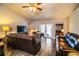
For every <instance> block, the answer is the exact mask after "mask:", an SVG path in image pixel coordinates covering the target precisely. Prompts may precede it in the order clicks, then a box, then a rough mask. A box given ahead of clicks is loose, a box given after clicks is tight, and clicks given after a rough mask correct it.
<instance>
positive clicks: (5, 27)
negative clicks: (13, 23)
mask: <svg viewBox="0 0 79 59" xmlns="http://www.w3.org/2000/svg"><path fill="white" fill-rule="evenodd" d="M2 30H3V31H4V32H5V35H7V32H8V31H10V27H9V26H3V27H2Z"/></svg>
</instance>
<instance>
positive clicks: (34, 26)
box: [0, 3, 79, 56]
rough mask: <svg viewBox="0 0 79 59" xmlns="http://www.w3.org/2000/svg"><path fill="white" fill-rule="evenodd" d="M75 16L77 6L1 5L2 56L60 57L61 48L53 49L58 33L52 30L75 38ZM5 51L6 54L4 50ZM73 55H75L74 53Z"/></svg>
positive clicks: (64, 4)
mask: <svg viewBox="0 0 79 59" xmlns="http://www.w3.org/2000/svg"><path fill="white" fill-rule="evenodd" d="M31 7H33V8H31ZM78 15H79V4H78V3H58V4H57V3H55V4H54V3H11V4H9V3H1V4H0V39H1V41H2V40H4V42H3V43H2V45H4V48H3V52H4V56H7V55H8V56H12V54H13V55H14V56H21V55H22V56H28V55H38V56H56V53H57V55H60V54H61V53H62V52H60V53H59V51H60V50H61V49H60V50H59V51H58V50H57V51H56V50H55V49H56V47H57V43H56V40H55V39H56V35H57V34H58V33H59V32H57V31H56V30H58V29H59V31H61V32H63V34H64V35H65V34H67V33H68V32H70V33H74V34H75V35H77V36H78V34H79V33H78V22H79V20H78V18H79V16H78ZM34 32H38V33H34ZM38 34H42V37H43V38H40V37H39V36H40V35H38ZM35 36H38V37H35ZM6 38H7V39H6ZM23 39H24V40H23ZM25 39H26V40H25ZM28 39H29V40H28ZM35 39H37V40H35ZM6 40H8V42H7V41H6ZM5 41H6V42H5ZM76 41H78V40H76ZM57 42H58V41H57ZM65 43H66V42H65ZM66 44H67V43H66ZM5 45H6V46H7V47H6V46H5ZM24 45H25V46H24ZM61 45H62V44H61ZM61 45H60V46H61ZM13 47H14V48H13ZM6 48H8V50H9V51H8V52H7V51H4V50H6ZM57 48H58V47H57ZM12 49H13V50H12ZM9 52H10V53H9ZM27 52H28V53H27ZM69 52H70V51H69ZM63 53H64V52H63ZM2 55H3V54H2ZM63 55H64V54H63ZM75 55H79V54H78V52H77V54H75Z"/></svg>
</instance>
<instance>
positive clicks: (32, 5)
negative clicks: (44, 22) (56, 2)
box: [22, 3, 42, 12]
mask: <svg viewBox="0 0 79 59" xmlns="http://www.w3.org/2000/svg"><path fill="white" fill-rule="evenodd" d="M40 4H41V3H28V5H27V6H22V8H29V10H30V11H31V12H35V11H36V10H39V11H41V10H42V8H40V7H39V5H40Z"/></svg>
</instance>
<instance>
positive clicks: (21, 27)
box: [17, 26, 27, 32]
mask: <svg viewBox="0 0 79 59" xmlns="http://www.w3.org/2000/svg"><path fill="white" fill-rule="evenodd" d="M17 32H27V27H26V26H17Z"/></svg>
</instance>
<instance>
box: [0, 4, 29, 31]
mask: <svg viewBox="0 0 79 59" xmlns="http://www.w3.org/2000/svg"><path fill="white" fill-rule="evenodd" d="M27 23H28V21H27V19H26V18H24V17H22V16H20V15H19V14H16V13H15V12H13V11H11V10H10V9H8V8H7V7H5V6H3V5H0V32H2V30H1V28H2V25H9V26H10V27H11V28H12V32H16V26H17V25H24V26H27Z"/></svg>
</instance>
